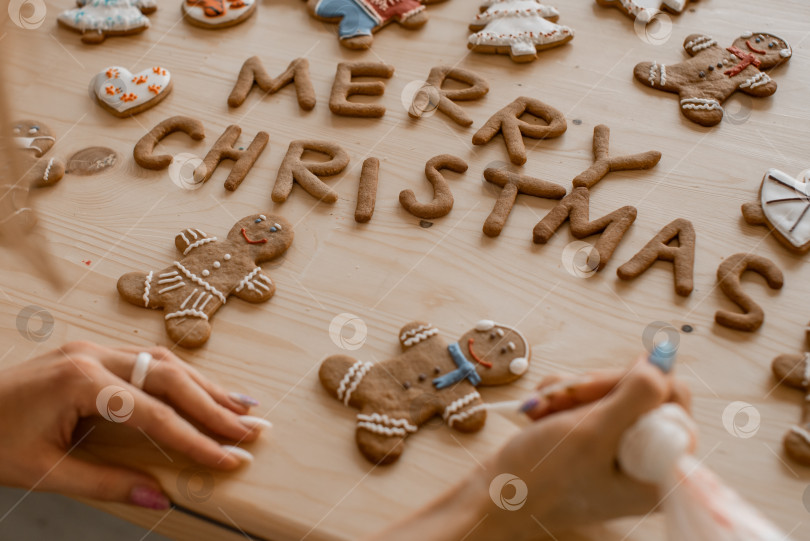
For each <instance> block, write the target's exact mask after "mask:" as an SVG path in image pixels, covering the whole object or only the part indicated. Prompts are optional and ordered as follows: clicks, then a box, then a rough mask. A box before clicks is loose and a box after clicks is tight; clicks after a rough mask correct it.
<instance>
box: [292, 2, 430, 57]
mask: <svg viewBox="0 0 810 541" xmlns="http://www.w3.org/2000/svg"><path fill="white" fill-rule="evenodd" d="M307 9H308V10H309V13H310V15H312V16H313V17H315V18H316V19H318V20H320V21H325V22H329V23H338V36H339V37H340V43H341V45H343V46H345V47H348V48H349V49H368V48H369V47H371V42H372V41H373V40H374V37H373V36H372V34H373V33H374V32H376V31H378V30H379V29H380V28H383V27H384V26H386V25H387V24H389V23H392V22H394V21H396V22H398V23H399V24H401V25H402V26H403V27H405V28H410V29H414V28H419V27H421V26H423V25H424V24H425V23H426V22H427V13H425V6H423V5H422V3H421V2H419V0H307Z"/></svg>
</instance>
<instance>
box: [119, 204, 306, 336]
mask: <svg viewBox="0 0 810 541" xmlns="http://www.w3.org/2000/svg"><path fill="white" fill-rule="evenodd" d="M292 240H293V231H292V225H290V223H289V222H288V221H287V220H285V219H284V218H282V217H280V216H265V215H264V214H255V215H253V216H247V217H246V218H242V219H241V220H239V221H238V222H237V223H236V225H235V226H233V228H232V229H231V231H230V232H229V233H228V237H227V239H225V240H218V239H217V238H216V237H210V236H208V235H206V234H205V233H204V232H203V231H201V230H199V229H196V228H189V229H186V230H184V231H182V232H181V233H180V234H178V235H177V236H176V237H175V239H174V244H175V246H176V247H177V250H178V251H179V252H180V253H181V254H182V256H183V257H182V258H180V259H178V260H177V261H175V262H174V263H173V264H172V265H171V266H169V267H166V268H164V269H162V270H159V271H149V272H148V273H145V272H130V273H128V274H125V275H124V276H122V277H121V278H119V279H118V293H120V295H121V297H123V298H124V299H125V300H126V301H128V302H130V303H132V304H135V305H137V306H144V307H146V308H163V309H164V312H165V315H164V319H165V320H166V331H167V332H168V333H169V338H171V339H172V340H173V341H174V342H176V343H177V344H178V345H181V346H183V347H189V348H192V347H199V346H201V345H203V344H204V343H205V342H206V341H207V340H208V338H209V336H210V335H211V324H210V318H211V317H213V315H214V314H215V313H216V312H217V310H219V308H220V307H221V306H222V305H224V304H225V302H226V301H227V299H228V296H229V295H232V294H233V295H235V296H237V297H239V298H240V299H242V300H244V301H248V302H253V303H259V302H265V301H267V300H269V299H270V297H272V296H273V294H274V293H275V291H276V286H275V285H274V284H273V282H272V280H270V278H269V277H268V276H267V275H265V274H264V273H262V269H261V267H259V266H258V265H259V263H261V262H263V261H269V260H271V259H274V258H276V257H278V256H280V255H281V254H283V253H284V252H286V251H287V249H288V248H289V247H290V245H291V244H292Z"/></svg>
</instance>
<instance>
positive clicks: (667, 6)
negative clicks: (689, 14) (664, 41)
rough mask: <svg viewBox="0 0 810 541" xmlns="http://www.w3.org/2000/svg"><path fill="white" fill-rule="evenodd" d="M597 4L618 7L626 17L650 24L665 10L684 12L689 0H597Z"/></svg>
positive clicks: (677, 12)
mask: <svg viewBox="0 0 810 541" xmlns="http://www.w3.org/2000/svg"><path fill="white" fill-rule="evenodd" d="M596 3H597V4H599V5H600V6H607V7H610V6H612V7H617V8H619V10H621V11H622V12H623V13H624V14H625V15H629V16H630V17H633V18H634V19H638V20H639V21H641V22H643V23H648V22H650V21H652V20H653V19H654V18H655V16H656V15H658V14H659V13H661V11H663V10H667V11H669V12H670V13H675V14H679V13H681V12H683V10H684V9H686V5H687V4H688V3H689V0H596Z"/></svg>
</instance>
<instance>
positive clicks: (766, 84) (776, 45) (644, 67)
mask: <svg viewBox="0 0 810 541" xmlns="http://www.w3.org/2000/svg"><path fill="white" fill-rule="evenodd" d="M683 47H684V49H685V50H686V52H687V53H688V54H689V55H690V56H692V58H690V59H689V60H686V61H684V62H680V63H678V64H673V65H669V66H667V65H665V64H659V63H657V62H642V63H640V64H638V65H636V67H635V71H634V75H635V77H636V79H638V81H639V82H641V83H642V84H644V85H645V86H649V87H650V88H654V89H656V90H663V91H665V92H674V93H677V94H678V95H679V96H680V104H681V112H682V113H683V114H684V116H685V117H686V118H688V119H689V120H691V121H692V122H697V123H698V124H700V125H702V126H714V125H716V124H719V123H720V121H721V120H722V119H723V107H722V105H721V104H722V103H723V101H725V100H726V99H727V98H729V97H730V96H731V95H732V94H733V93H734V92H736V91H738V90H739V91H741V92H745V93H746V94H748V95H750V96H754V97H757V98H761V97H766V96H770V95H772V94H773V93H774V92H776V82H775V81H773V80H772V79H771V78H770V76H769V75H768V74H767V73H765V71H764V70H769V69H771V68H774V67H776V66H778V65H780V64H782V63H784V62H787V61H788V60H789V59H790V57H791V56H792V55H793V51H792V49H791V48H790V45H788V43H787V42H786V41H785V40H783V39H781V38H778V37H776V36H774V35H772V34H767V33H761V32H757V33H753V32H746V33H745V34H743V35H742V36H740V37H739V38H737V39H736V40H735V41H734V44H733V45H732V46H731V47H726V48H722V47H720V46H719V45H718V44H717V41H716V40H714V39H712V38H711V36H706V35H703V34H692V35H690V36H688V37H687V38H686V40H685V41H684V45H683Z"/></svg>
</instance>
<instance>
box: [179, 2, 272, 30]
mask: <svg viewBox="0 0 810 541" xmlns="http://www.w3.org/2000/svg"><path fill="white" fill-rule="evenodd" d="M256 6H258V4H257V3H256V0H183V2H182V4H180V7H181V9H182V11H183V15H184V16H185V19H186V20H187V21H188V22H189V23H190V24H193V25H194V26H199V27H200V28H227V27H229V26H234V25H237V24H239V23H241V22H243V21H245V20H247V19H248V18H249V17H250V16H251V15H253V14H254V13H255V12H256Z"/></svg>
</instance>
